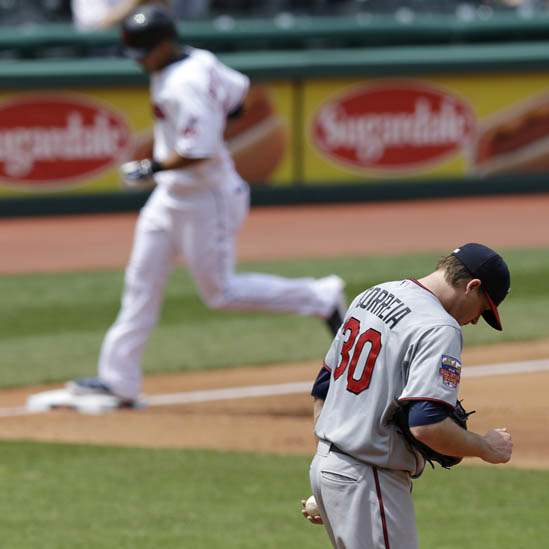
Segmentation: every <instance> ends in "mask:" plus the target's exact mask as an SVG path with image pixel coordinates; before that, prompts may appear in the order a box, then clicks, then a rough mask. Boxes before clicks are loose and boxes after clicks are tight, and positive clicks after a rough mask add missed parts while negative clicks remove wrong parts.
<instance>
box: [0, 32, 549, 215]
mask: <svg viewBox="0 0 549 549" xmlns="http://www.w3.org/2000/svg"><path fill="white" fill-rule="evenodd" d="M548 46H549V43H546V42H539V43H537V42H533V43H516V44H483V45H460V46H444V47H443V46H440V45H438V46H413V47H412V46H410V47H406V48H401V47H387V48H369V49H332V50H293V51H274V52H245V53H242V52H241V53H226V54H222V55H221V58H222V59H223V61H225V62H226V63H227V64H229V65H230V66H233V67H235V68H237V69H239V70H241V71H243V72H245V73H246V74H248V75H250V77H251V78H252V80H253V82H254V84H255V86H254V91H253V93H252V94H251V103H250V105H249V108H248V112H249V113H250V115H251V118H252V119H255V118H256V117H255V116H254V113H260V116H259V118H260V121H259V124H255V122H254V124H247V123H246V120H244V121H241V123H239V126H238V125H237V127H235V128H233V130H232V133H231V134H229V135H228V136H227V137H228V140H229V143H230V146H231V149H232V151H233V155H234V157H235V160H236V164H237V167H238V169H239V171H241V173H242V175H243V176H244V177H245V178H246V179H248V180H249V181H251V182H252V183H253V200H254V203H255V204H269V203H292V202H324V201H348V200H375V199H388V198H414V197H426V196H441V195H443V196H451V195H459V194H489V193H498V192H540V191H547V190H549V183H547V181H546V177H545V170H546V167H547V166H549V149H548V148H547V147H548V146H549V114H548V113H549V93H548V92H547V90H549V70H548V67H549V47H548ZM0 86H1V87H0V89H1V92H0V215H4V216H5V215H21V214H37V213H49V212H82V211H107V210H124V209H134V208H137V207H139V205H140V204H142V203H143V201H144V199H145V198H146V193H127V192H123V191H122V190H121V189H120V186H119V182H118V175H117V166H118V164H119V163H120V162H121V161H124V160H126V159H129V158H136V157H139V155H142V154H143V150H144V149H143V145H142V144H143V142H144V141H145V140H146V138H147V136H148V134H149V133H150V128H151V125H152V118H151V113H150V107H149V99H148V93H147V80H146V77H145V76H144V75H143V74H141V73H140V72H139V70H138V68H137V67H136V66H135V65H134V64H133V63H131V62H129V61H127V60H123V59H118V58H100V59H99V58H96V59H79V60H76V59H72V60H71V59H69V60H62V61H53V60H50V61H46V60H29V61H4V62H1V63H0ZM251 159H253V162H250V160H251Z"/></svg>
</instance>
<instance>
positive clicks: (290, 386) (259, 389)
mask: <svg viewBox="0 0 549 549" xmlns="http://www.w3.org/2000/svg"><path fill="white" fill-rule="evenodd" d="M547 370H549V359H546V360H529V361H525V362H504V363H499V364H485V365H481V366H469V367H466V368H464V369H463V371H462V376H463V377H490V376H500V375H512V374H525V373H533V372H543V371H547ZM311 385H312V382H311V381H300V382H295V383H277V384H274V385H253V386H249V387H229V388H226V389H210V390H201V391H186V392H181V393H171V394H163V395H151V396H148V397H146V398H145V399H144V404H145V405H146V406H173V405H175V404H191V403H200V402H212V401H220V400H233V399H239V398H254V397H266V396H277V395H291V394H302V393H308V392H309V391H310V390H311ZM37 413H42V412H35V411H30V410H28V409H27V408H26V407H25V406H16V407H13V408H0V418H3V417H15V416H27V415H33V414H37Z"/></svg>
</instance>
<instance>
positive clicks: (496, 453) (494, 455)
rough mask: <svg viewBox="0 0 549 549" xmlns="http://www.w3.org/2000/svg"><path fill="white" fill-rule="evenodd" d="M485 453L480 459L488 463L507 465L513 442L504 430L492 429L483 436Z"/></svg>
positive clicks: (509, 434)
mask: <svg viewBox="0 0 549 549" xmlns="http://www.w3.org/2000/svg"><path fill="white" fill-rule="evenodd" d="M483 438H484V442H486V451H485V452H484V455H482V456H481V457H482V459H483V460H484V461H487V462H488V463H507V462H508V461H509V460H510V459H511V453H512V451H513V440H512V439H511V433H509V431H507V429H506V428H500V429H492V430H491V431H488V432H487V433H486V434H485V435H484V437H483Z"/></svg>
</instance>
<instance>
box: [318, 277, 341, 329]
mask: <svg viewBox="0 0 549 549" xmlns="http://www.w3.org/2000/svg"><path fill="white" fill-rule="evenodd" d="M321 281H322V283H323V284H325V285H326V287H327V289H331V291H332V292H334V295H335V304H334V308H333V309H332V311H331V312H330V314H329V315H328V316H327V317H325V319H324V321H325V322H326V325H327V326H328V329H329V330H330V333H331V334H332V335H333V336H335V335H336V334H337V332H338V330H339V328H340V326H341V325H342V324H343V318H344V317H345V313H346V312H347V302H346V299H345V292H344V288H345V282H344V280H343V279H342V278H340V277H339V276H337V275H330V276H327V277H325V278H323V279H321Z"/></svg>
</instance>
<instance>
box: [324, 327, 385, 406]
mask: <svg viewBox="0 0 549 549" xmlns="http://www.w3.org/2000/svg"><path fill="white" fill-rule="evenodd" d="M347 333H348V334H349V337H348V338H347V340H346V341H345V342H344V343H343V346H342V348H341V361H340V362H339V365H338V367H337V368H336V369H335V371H334V380H335V381H337V380H338V379H339V378H340V377H341V376H342V375H343V373H344V372H345V370H347V367H348V368H349V369H348V371H347V390H348V391H351V393H354V394H355V395H358V394H360V393H362V391H365V390H366V389H367V388H368V387H369V386H370V380H371V379H372V374H373V372H374V367H375V365H376V360H377V357H378V356H379V353H380V351H381V333H380V332H378V331H377V330H374V329H373V328H368V329H367V330H366V331H365V332H362V333H360V321H359V320H357V319H356V318H353V317H352V318H350V319H349V320H348V321H347V322H346V323H345V325H344V326H343V334H344V335H345V334H347ZM355 342H356V345H355ZM367 343H368V346H367V349H368V355H367V356H366V358H365V360H364V361H360V357H361V355H362V353H363V351H364V347H365V346H366V344H367ZM353 347H354V349H353ZM351 350H352V351H353V354H352V356H351ZM359 361H360V362H361V363H362V362H364V368H363V370H362V374H361V376H360V377H359V378H358V379H357V378H355V371H356V368H357V365H358V363H359Z"/></svg>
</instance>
